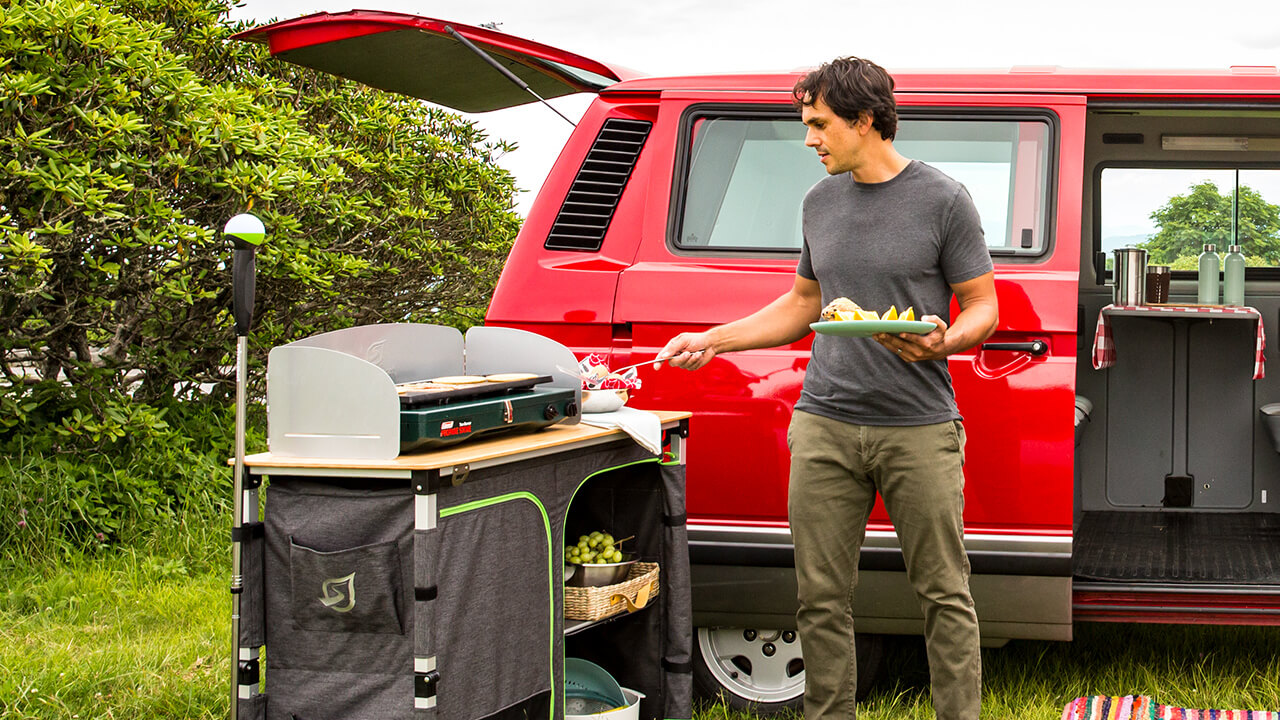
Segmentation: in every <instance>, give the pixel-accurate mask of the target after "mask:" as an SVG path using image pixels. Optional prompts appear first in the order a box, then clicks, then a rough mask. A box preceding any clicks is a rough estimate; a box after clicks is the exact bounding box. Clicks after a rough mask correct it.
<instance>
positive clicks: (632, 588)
mask: <svg viewBox="0 0 1280 720" xmlns="http://www.w3.org/2000/svg"><path fill="white" fill-rule="evenodd" d="M657 595H658V563H646V562H638V563H636V564H635V565H632V566H631V572H629V573H627V579H626V580H623V581H622V582H620V583H618V584H616V585H604V586H602V587H566V588H565V589H564V616H565V617H566V618H568V619H569V620H601V619H603V618H607V617H611V616H613V615H617V614H619V613H622V612H635V611H636V610H639V609H640V608H642V607H644V606H645V605H647V604H649V601H650V600H652V599H653V598H654V597H656V596H657Z"/></svg>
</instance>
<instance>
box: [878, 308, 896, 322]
mask: <svg viewBox="0 0 1280 720" xmlns="http://www.w3.org/2000/svg"><path fill="white" fill-rule="evenodd" d="M881 319H882V320H897V319H898V306H897V305H890V306H889V309H888V310H886V311H885V312H884V317H882V318H881Z"/></svg>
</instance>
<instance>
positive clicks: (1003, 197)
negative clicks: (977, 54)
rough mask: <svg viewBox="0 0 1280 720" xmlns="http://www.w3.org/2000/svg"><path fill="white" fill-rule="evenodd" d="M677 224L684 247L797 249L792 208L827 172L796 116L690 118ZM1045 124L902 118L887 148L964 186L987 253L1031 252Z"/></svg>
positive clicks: (1039, 231)
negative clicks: (978, 218)
mask: <svg viewBox="0 0 1280 720" xmlns="http://www.w3.org/2000/svg"><path fill="white" fill-rule="evenodd" d="M689 127H690V131H691V133H692V138H691V142H688V143H687V145H686V146H687V147H688V148H689V151H688V156H687V158H686V159H685V164H684V167H685V168H687V170H686V174H685V183H684V188H685V193H684V198H683V204H682V205H681V206H680V212H681V214H680V217H679V219H678V222H677V223H676V246H677V247H679V248H681V249H684V250H717V251H726V250H737V251H796V250H799V248H800V246H801V243H802V240H803V236H802V230H801V221H800V206H801V203H802V201H803V199H804V195H805V193H806V192H808V190H809V188H810V187H812V186H813V184H814V183H816V182H818V181H819V180H821V179H822V178H824V177H826V171H825V170H824V169H823V167H822V164H821V163H819V162H818V161H817V159H816V157H815V156H814V151H813V150H812V149H811V148H808V147H805V145H804V136H805V128H804V125H803V124H801V123H800V122H799V121H798V120H797V119H796V118H795V117H793V116H787V117H780V116H775V117H743V116H741V115H739V116H731V117H724V116H721V117H716V116H710V115H703V116H699V117H697V118H695V119H694V121H693V122H692V123H691V124H690V126H689ZM1050 136H1051V133H1050V126H1049V123H1048V121H1047V120H1027V119H1021V118H1009V119H1004V118H982V119H924V118H910V117H903V118H901V119H900V121H899V124H898V135H897V139H896V140H895V143H894V144H895V145H896V146H897V147H898V149H899V150H900V151H901V152H902V154H903V155H906V156H907V157H909V158H912V159H915V160H920V161H923V162H926V163H928V164H930V165H932V166H934V167H936V168H938V169H939V170H942V171H943V172H945V173H947V174H948V175H950V176H951V177H953V178H955V179H956V180H958V181H960V182H962V183H964V185H965V187H966V189H968V191H969V194H970V195H971V196H972V197H973V200H974V204H975V205H976V206H977V208H978V212H979V214H980V215H981V217H982V225H983V230H984V231H985V233H986V236H987V245H988V247H990V248H991V252H992V254H993V255H1039V254H1041V253H1042V252H1043V251H1044V248H1045V238H1046V234H1047V233H1046V229H1045V223H1046V218H1047V216H1048V213H1047V198H1048V177H1049V167H1048V166H1049V158H1050V154H1049V150H1050Z"/></svg>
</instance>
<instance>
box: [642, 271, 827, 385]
mask: <svg viewBox="0 0 1280 720" xmlns="http://www.w3.org/2000/svg"><path fill="white" fill-rule="evenodd" d="M821 314H822V290H821V289H820V288H819V286H818V281H817V280H810V279H808V278H805V277H801V276H800V275H796V279H795V284H794V285H792V286H791V289H790V290H788V291H787V292H786V293H784V294H783V295H781V296H780V297H778V299H776V300H774V301H773V302H771V303H769V304H768V305H766V306H764V307H763V308H760V309H759V310H757V311H756V312H754V313H752V314H751V315H748V316H747V317H744V318H741V319H739V320H734V321H733V322H731V323H726V324H724V325H717V326H716V327H713V328H711V329H710V330H707V331H706V332H700V333H681V334H679V335H677V336H675V337H673V338H671V340H670V341H668V342H667V344H666V346H665V347H663V348H662V351H661V352H659V353H658V357H657V358H656V359H655V360H654V368H655V369H656V368H657V367H658V363H659V362H661V361H662V360H669V362H670V363H671V365H673V366H675V367H681V368H685V369H686V370H697V369H698V368H700V367H702V366H703V365H706V364H707V363H709V362H711V360H712V358H714V357H715V356H716V355H718V354H720V353H723V352H731V351H734V350H750V349H752V348H762V347H777V346H778V345H786V344H788V343H793V342H795V341H797V340H799V339H800V338H803V337H804V336H806V335H808V334H809V332H810V330H809V323H811V322H815V321H817V319H818V317H819V316H820V315H821Z"/></svg>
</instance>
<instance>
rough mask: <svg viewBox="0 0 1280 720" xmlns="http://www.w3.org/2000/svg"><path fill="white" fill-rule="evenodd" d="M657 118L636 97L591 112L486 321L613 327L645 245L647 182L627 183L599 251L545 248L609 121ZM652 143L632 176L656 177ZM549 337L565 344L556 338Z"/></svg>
mask: <svg viewBox="0 0 1280 720" xmlns="http://www.w3.org/2000/svg"><path fill="white" fill-rule="evenodd" d="M653 113H654V106H653V104H652V103H645V102H643V99H637V98H635V97H632V98H631V99H630V100H629V101H628V102H624V103H614V102H610V101H606V100H597V101H596V102H594V103H592V104H591V106H590V107H589V108H588V109H587V112H586V113H585V114H584V115H583V118H582V120H581V121H580V122H579V126H578V129H576V130H575V131H574V132H573V133H572V134H571V135H570V137H569V141H568V142H567V144H566V145H565V147H564V149H563V150H562V151H561V153H560V156H559V157H558V158H557V159H556V162H555V164H554V165H553V166H552V171H551V173H550V174H548V176H547V179H546V181H545V182H544V183H543V186H542V189H541V191H540V192H539V193H538V195H537V197H536V198H535V200H534V202H533V205H532V207H531V208H530V210H529V215H528V217H527V218H526V219H525V222H524V224H523V225H522V226H521V228H520V232H519V234H518V235H517V237H516V241H515V244H514V245H513V246H512V248H511V253H510V254H509V256H508V259H507V262H506V264H505V265H504V267H503V270H502V275H501V277H500V279H499V281H498V284H497V287H496V288H495V290H494V294H493V298H492V299H491V301H490V304H489V310H488V313H487V315H486V321H487V322H490V323H493V324H512V323H526V322H534V323H546V322H548V321H549V320H563V321H565V322H569V323H598V324H602V325H610V324H612V323H613V322H614V317H613V315H614V294H615V291H616V289H617V284H618V276H619V273H620V272H621V271H622V270H623V269H625V268H627V267H629V266H630V265H631V262H632V260H633V258H634V257H635V254H636V248H637V246H638V245H640V243H641V236H640V234H639V233H636V232H634V228H635V227H637V226H638V225H639V224H640V223H641V218H642V217H643V213H644V211H645V202H646V198H647V188H646V187H645V183H643V182H628V183H627V184H626V187H625V188H624V190H623V193H622V195H621V197H620V198H619V200H618V203H617V206H616V207H615V208H614V209H613V212H612V219H611V220H610V223H609V227H608V230H607V231H606V233H605V235H604V238H603V240H602V242H601V245H600V248H599V250H597V251H595V252H578V251H570V250H551V249H547V248H545V247H544V246H543V241H544V240H545V239H546V237H547V235H548V234H549V233H550V231H551V228H552V226H553V224H554V223H555V221H556V217H557V214H558V213H559V211H560V208H561V205H562V203H563V200H564V198H565V197H566V195H567V193H568V192H569V189H570V186H571V185H572V184H573V181H574V178H575V177H576V176H577V174H578V172H579V168H581V167H582V165H583V162H584V159H585V158H586V156H587V153H588V151H589V150H590V148H591V145H592V143H593V141H594V140H595V138H596V132H597V130H598V129H599V127H600V126H601V124H602V123H603V122H604V120H605V119H606V118H610V117H621V118H627V119H640V120H646V121H650V120H651V119H652V117H653ZM652 142H653V141H652V139H651V140H649V141H647V142H646V144H645V146H644V148H643V149H642V150H641V152H640V155H639V157H638V158H637V161H636V166H635V169H634V171H633V173H632V176H633V177H637V176H638V177H647V176H648V175H649V173H650V172H652V171H651V169H650V165H651V163H652V162H653V160H652V158H654V157H655V155H656V153H655V151H654V150H653V148H652V147H650V145H651V143H652ZM550 337H554V338H557V339H559V337H558V335H557V334H556V333H554V332H553V333H552V334H551V335H550ZM561 342H564V341H563V340H561ZM570 347H574V346H573V345H570ZM575 349H577V348H575ZM601 351H606V352H607V351H608V348H607V347H606V348H604V349H603V350H601V349H597V350H594V351H593V352H601Z"/></svg>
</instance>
